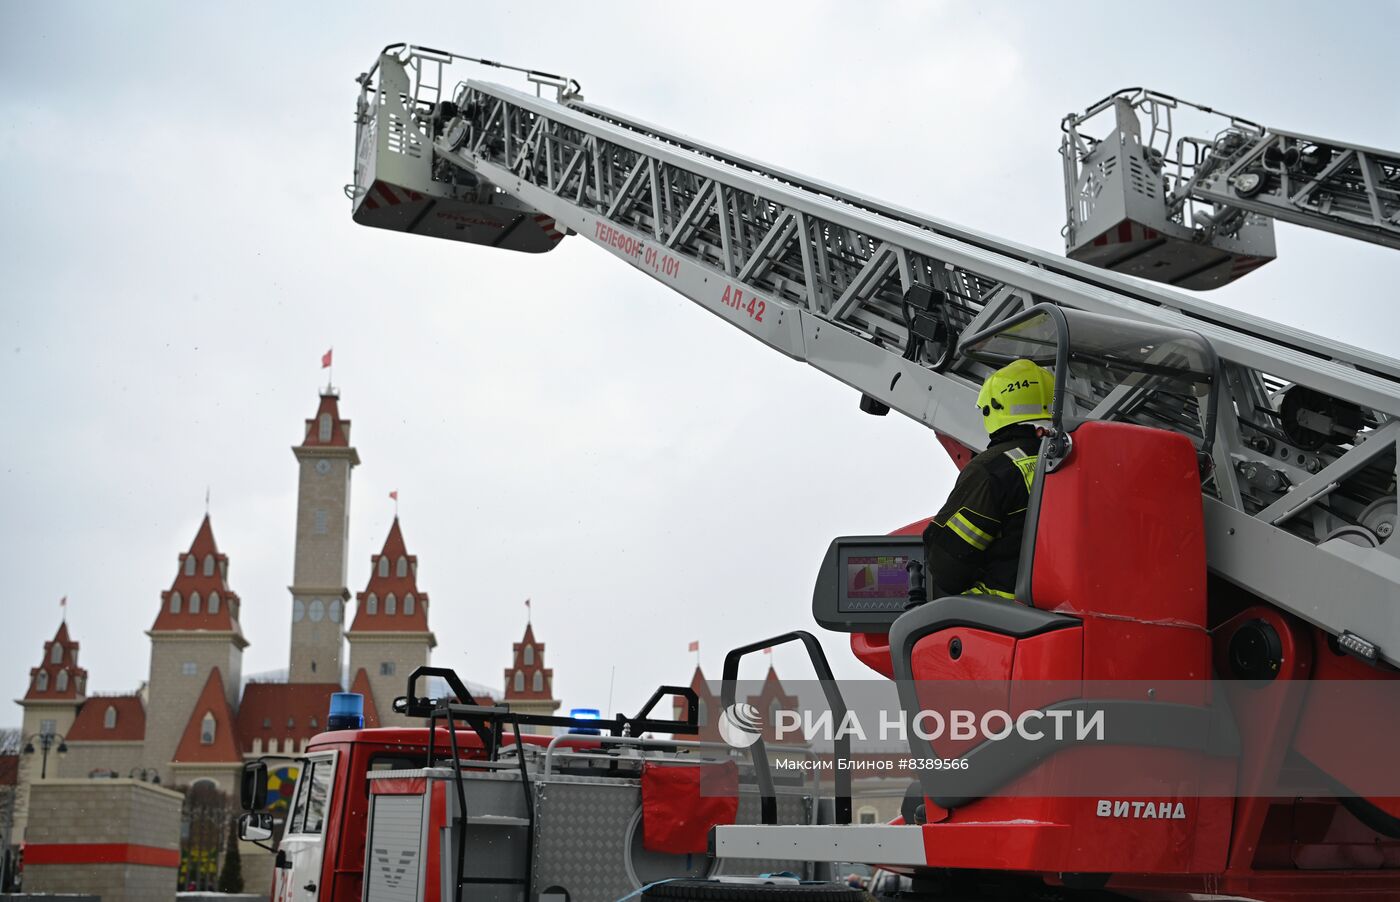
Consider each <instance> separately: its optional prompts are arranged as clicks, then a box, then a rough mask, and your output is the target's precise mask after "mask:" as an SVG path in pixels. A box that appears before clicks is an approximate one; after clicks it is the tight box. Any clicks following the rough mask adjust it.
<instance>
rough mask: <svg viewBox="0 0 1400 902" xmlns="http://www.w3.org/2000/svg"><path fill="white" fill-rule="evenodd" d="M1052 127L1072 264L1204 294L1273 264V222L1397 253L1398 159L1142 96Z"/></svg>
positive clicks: (1119, 98)
mask: <svg viewBox="0 0 1400 902" xmlns="http://www.w3.org/2000/svg"><path fill="white" fill-rule="evenodd" d="M1061 127H1062V130H1063V132H1064V136H1063V139H1062V141H1061V144H1060V154H1061V156H1062V157H1063V162H1064V167H1065V206H1066V216H1067V220H1068V221H1067V223H1066V225H1065V229H1064V236H1065V252H1066V253H1067V254H1068V255H1069V256H1070V257H1071V258H1072V259H1075V260H1081V261H1083V262H1085V263H1092V264H1094V265H1095V266H1102V267H1104V268H1106V269H1111V270H1114V271H1115V272H1124V273H1128V274H1130V275H1135V276H1140V277H1142V278H1145V279H1152V280H1154V281H1157V282H1166V283H1168V284H1171V285H1177V286H1180V287H1182V288H1193V289H1209V288H1217V287H1219V286H1221V285H1225V284H1228V283H1230V282H1232V281H1234V280H1235V279H1238V278H1240V277H1241V276H1244V275H1246V274H1248V273H1250V272H1253V271H1254V270H1255V269H1257V268H1259V267H1260V266H1263V265H1264V264H1265V263H1268V262H1269V261H1271V260H1273V259H1274V257H1275V247H1274V234H1273V223H1274V221H1275V220H1281V221H1283V222H1290V223H1293V224H1295V225H1300V226H1304V227H1307V228H1313V229H1320V230H1323V231H1327V232H1332V233H1335V234H1337V235H1343V236H1345V237H1348V238H1355V239H1358V240H1360V241H1366V242H1370V243H1373V244H1379V245H1381V246H1383V247H1391V248H1400V153H1396V152H1394V151H1386V150H1378V149H1376V148H1373V147H1365V146H1362V145H1359V144H1349V143H1346V142H1344V141H1337V140H1333V139H1327V138H1318V137H1314V136H1311V135H1304V134H1299V133H1297V132H1287V131H1282V130H1280V129H1276V128H1268V127H1265V126H1262V125H1259V124H1258V123H1255V122H1251V121H1250V120H1248V119H1244V118H1242V117H1239V116H1232V115H1228V114H1225V113H1220V112H1218V111H1216V110H1213V109H1211V108H1210V107H1207V106H1202V105H1200V104H1195V103H1190V102H1189V101H1184V100H1179V99H1177V98H1175V97H1172V96H1170V95H1168V94H1162V93H1159V92H1157V91H1150V90H1147V89H1145V88H1128V89H1125V90H1122V91H1118V92H1116V93H1114V94H1112V95H1110V96H1108V97H1105V98H1104V99H1103V100H1100V101H1099V102H1098V103H1095V104H1094V105H1093V106H1091V107H1089V108H1088V109H1087V110H1085V111H1084V112H1083V113H1079V114H1076V115H1071V116H1066V117H1065V119H1064V121H1063V123H1062V125H1061ZM1096 133H1098V134H1099V136H1098V137H1095V134H1096Z"/></svg>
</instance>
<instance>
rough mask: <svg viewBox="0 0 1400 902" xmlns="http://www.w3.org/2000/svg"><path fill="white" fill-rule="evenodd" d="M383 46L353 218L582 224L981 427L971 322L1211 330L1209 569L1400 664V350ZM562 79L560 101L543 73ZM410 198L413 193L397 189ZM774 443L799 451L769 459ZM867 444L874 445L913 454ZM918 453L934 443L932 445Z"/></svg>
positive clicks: (1188, 409) (945, 419)
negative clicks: (1026, 313) (1029, 314)
mask: <svg viewBox="0 0 1400 902" xmlns="http://www.w3.org/2000/svg"><path fill="white" fill-rule="evenodd" d="M461 59H463V58H461V57H454V56H452V55H450V54H443V53H439V52H437V51H428V50H424V49H422V48H412V47H407V48H406V47H402V46H395V47H391V48H389V49H388V50H387V51H386V52H385V53H384V54H383V55H382V56H381V57H380V60H379V62H378V63H377V65H376V67H375V69H373V70H371V72H370V73H368V74H367V75H365V76H362V78H361V85H362V93H361V99H360V104H359V112H358V118H357V122H358V133H359V134H358V139H359V141H358V147H359V150H358V153H357V157H356V172H355V182H354V184H353V185H351V186H350V187H349V188H348V189H347V193H349V194H350V195H351V196H352V200H353V205H354V210H353V215H354V218H355V220H356V221H357V222H361V223H364V224H366V225H372V226H377V227H383V228H390V229H395V230H398V231H408V232H414V233H416V234H427V235H434V236H438V237H444V238H452V239H456V240H464V241H468V242H472V243H480V244H487V245H491V246H496V247H505V248H511V249H515V250H521V251H526V252H537V251H542V250H544V251H547V250H550V249H551V248H552V247H553V246H554V245H555V243H556V242H557V241H558V238H557V237H555V236H562V235H563V234H571V233H577V234H580V235H583V236H584V237H585V238H587V239H589V240H590V241H592V242H593V243H595V244H597V245H599V246H601V247H603V248H604V249H605V250H607V251H609V252H610V253H612V254H613V255H615V256H617V257H619V258H620V259H622V260H624V261H625V262H627V263H629V264H631V265H632V266H634V267H635V268H637V269H639V270H641V271H642V272H644V273H647V274H648V275H650V276H652V277H653V278H655V279H656V280H657V281H660V282H662V283H663V284H664V285H666V286H667V287H669V288H671V289H672V290H674V291H677V292H679V293H681V294H683V295H684V296H686V297H687V298H689V299H691V300H692V301H694V302H695V303H696V304H698V305H700V306H701V307H703V308H705V309H706V310H708V311H710V312H711V313H714V314H715V315H717V316H720V317H722V318H723V319H725V320H726V321H728V322H730V323H731V324H732V325H734V326H736V327H738V328H739V329H742V330H743V331H745V332H747V333H749V334H750V335H752V336H754V337H755V338H758V339H759V340H760V341H763V342H764V343H766V344H768V345H769V346H770V347H773V348H775V349H777V350H779V351H781V352H783V353H784V354H787V355H788V356H790V357H793V358H795V359H798V360H802V361H805V362H806V363H808V364H810V365H811V366H813V367H815V368H817V369H819V370H821V371H823V372H825V373H828V374H829V375H831V376H833V377H835V378H836V379H838V380H840V381H842V382H843V383H845V384H847V385H850V386H851V387H853V388H855V389H856V390H858V391H859V392H861V393H862V396H863V398H862V405H861V406H862V408H863V409H866V410H867V411H869V412H875V413H881V412H884V410H885V409H886V408H889V409H894V410H898V411H899V412H901V413H903V414H905V415H906V416H909V417H911V418H913V419H915V420H917V421H918V422H921V423H923V424H925V425H926V426H928V427H930V428H932V429H934V430H936V431H937V432H938V433H939V434H941V435H943V436H946V437H949V438H952V439H954V440H955V441H956V442H958V443H961V444H962V445H964V446H966V447H968V448H980V447H983V446H984V445H985V442H986V436H985V433H984V432H983V429H982V425H981V422H980V417H979V416H978V413H977V411H976V408H975V406H974V399H975V396H976V391H977V386H978V385H979V384H980V382H981V380H982V379H983V377H984V376H985V375H986V372H987V369H986V367H984V366H982V365H980V364H977V363H975V362H974V361H971V360H968V359H966V358H964V357H961V356H959V354H958V352H957V342H958V338H959V337H960V336H961V335H963V334H964V333H966V334H971V333H972V332H973V331H976V330H979V329H981V328H983V327H985V326H989V325H991V324H993V323H997V322H1000V321H1002V320H1005V319H1007V318H1009V317H1011V316H1014V315H1015V314H1017V313H1018V312H1020V311H1022V310H1024V309H1026V308H1027V307H1029V306H1030V305H1033V304H1036V303H1051V304H1057V305H1062V306H1065V307H1070V308H1075V309H1080V310H1085V311H1089V312H1093V313H1098V314H1106V315H1110V316H1116V317H1122V318H1128V319H1133V320H1140V321H1149V322H1158V323H1166V324H1169V325H1172V326H1176V327H1180V328H1185V329H1189V330H1192V331H1195V332H1197V333H1199V334H1200V335H1202V336H1203V337H1205V338H1206V339H1207V340H1209V341H1210V342H1211V344H1212V345H1213V346H1214V347H1215V349H1216V351H1217V353H1218V354H1219V356H1220V359H1221V365H1222V373H1221V374H1220V379H1219V382H1220V384H1221V386H1222V389H1223V392H1224V394H1223V396H1222V403H1221V404H1220V405H1219V408H1220V409H1219V416H1218V417H1217V422H1216V426H1215V437H1214V438H1215V440H1214V442H1213V443H1211V454H1212V457H1213V462H1214V468H1213V470H1212V471H1211V475H1210V476H1209V478H1207V479H1206V481H1205V505H1206V514H1207V524H1208V532H1209V534H1208V544H1209V562H1210V566H1211V568H1212V570H1213V572H1214V573H1216V574H1217V575H1218V576H1220V577H1223V578H1224V579H1226V580H1228V581H1230V582H1232V583H1235V584H1236V585H1238V586H1240V587H1242V588H1244V589H1246V590H1248V591H1249V592H1252V593H1255V594H1256V595H1258V596H1260V597H1262V598H1264V599H1266V600H1268V601H1271V602H1273V603H1275V604H1278V605H1279V606H1280V607H1282V608H1284V609H1286V610H1289V611H1291V612H1293V613H1295V614H1297V615H1299V616H1301V617H1303V618H1304V619H1306V620H1308V621H1310V622H1312V623H1315V624H1317V625H1319V626H1320V627H1322V628H1324V629H1326V630H1327V631H1329V632H1330V633H1332V634H1333V635H1335V636H1338V637H1342V638H1343V639H1344V641H1345V642H1346V643H1348V645H1349V647H1351V648H1352V649H1353V650H1354V651H1355V652H1357V653H1359V654H1361V655H1363V656H1366V655H1373V656H1376V657H1381V658H1386V659H1388V660H1390V661H1391V662H1393V663H1400V541H1386V540H1387V539H1389V538H1390V536H1391V533H1392V532H1393V530H1394V525H1395V491H1396V473H1397V455H1396V446H1397V439H1400V364H1397V362H1396V361H1394V360H1391V359H1388V358H1386V357H1383V356H1381V355H1377V354H1372V353H1370V352H1366V351H1362V350H1359V349H1356V348H1352V347H1348V346H1345V345H1341V344H1336V343H1333V342H1329V341H1326V340H1324V339H1321V338H1318V337H1316V336H1313V335H1309V334H1307V333H1304V332H1301V331H1298V330H1293V329H1288V328H1285V327H1281V326H1278V325H1275V324H1273V323H1270V322H1267V321H1265V320H1262V319H1258V318H1254V317H1249V316H1245V315H1243V314H1239V313H1235V312H1233V311H1229V310H1226V309H1224V308H1221V307H1219V306H1217V305H1213V304H1210V303H1206V302H1203V301H1200V300H1198V299H1195V298H1190V297H1187V296H1184V295H1181V294H1179V293H1176V292H1173V291H1171V290H1167V289H1162V288H1158V287H1155V286H1151V285H1144V284H1142V283H1140V282H1138V281H1136V280H1133V279H1130V278H1126V277H1124V276H1120V275H1118V274H1115V273H1112V272H1105V271H1103V270H1101V269H1096V268H1094V267H1092V266H1088V265H1083V264H1079V263H1076V262H1074V261H1072V260H1066V259H1065V258H1063V257H1058V256H1055V255H1051V254H1047V253H1043V252H1040V251H1036V250H1033V249H1030V248H1026V247H1021V246H1018V245H1015V244H1011V243H1008V242H1004V241H1000V240H998V239H995V238H993V237H990V236H987V235H983V234H979V233H976V232H972V231H968V230H965V229H961V228H958V227H956V226H952V225H950V224H947V223H943V222H940V221H937V220H933V219H929V218H927V217H924V216H921V215H919V214H916V213H913V212H911V211H908V210H904V209H902V208H900V207H897V206H895V205H892V204H887V203H883V202H880V201H875V200H871V199H868V198H863V197H860V196H858V195H856V194H853V193H851V192H848V191H844V190H842V189H839V188H836V187H834V186H831V185H828V184H825V183H822V182H819V181H816V180H813V179H808V178H805V177H802V176H799V175H797V174H795V173H791V172H788V171H785V170H782V169H779V168H776V167H772V166H768V165H765V164H762V163H759V162H757V161H754V160H751V159H748V158H745V157H743V156H741V155H738V154H734V153H731V152H728V151H724V150H721V149H718V148H714V147H710V146H707V145H705V144H702V143H700V142H698V141H695V140H692V139H690V138H686V137H683V136H680V135H676V134H672V133H669V132H666V131H663V130H661V129H659V128H657V127H655V126H652V125H649V124H647V123H644V122H641V121H640V120H637V119H634V118H631V117H628V116H624V115H621V114H618V113H614V112H610V111H608V110H605V109H602V108H599V107H596V106H592V105H588V104H585V103H583V101H582V99H581V98H580V97H579V96H578V94H577V93H576V92H575V91H573V90H571V88H572V83H569V82H565V81H564V80H562V79H554V80H551V79H552V77H548V76H538V74H535V75H532V80H534V81H535V82H536V85H537V91H536V94H535V95H531V94H528V93H525V92H522V91H517V90H514V89H512V88H508V87H504V86H501V85H497V84H491V83H485V82H479V81H465V82H461V83H458V85H457V87H456V88H455V90H454V91H453V93H452V95H451V96H450V97H439V96H434V94H433V92H431V91H427V92H425V91H423V89H422V84H423V82H424V81H425V80H426V82H427V83H429V84H446V81H445V80H444V78H443V77H442V75H441V74H440V73H437V74H435V75H434V76H433V77H431V78H429V79H422V78H419V77H417V76H418V74H419V73H421V72H423V71H424V69H425V67H427V66H429V65H433V66H441V67H445V66H447V65H448V64H450V63H452V62H453V61H454V60H461ZM540 86H544V87H552V88H553V89H554V91H555V93H556V96H557V99H547V98H545V97H541V96H538V95H539V93H540V91H539V87H540ZM387 198H393V199H394V202H393V203H390V202H388V200H387ZM1062 390H1063V391H1065V392H1066V398H1065V403H1066V405H1067V407H1066V409H1067V410H1068V411H1070V412H1071V413H1073V414H1077V415H1078V416H1080V417H1096V416H1105V415H1111V416H1112V417H1113V418H1115V419H1122V420H1128V421H1132V422H1138V423H1142V424H1146V425H1152V426H1157V427H1161V428H1168V429H1173V430H1176V431H1180V432H1184V433H1185V434H1187V435H1189V436H1191V437H1192V438H1193V440H1195V441H1196V442H1197V443H1198V446H1201V447H1204V446H1205V445H1207V444H1208V443H1206V442H1204V436H1203V435H1202V430H1203V429H1204V426H1203V424H1202V422H1201V418H1200V416H1199V414H1198V411H1197V409H1196V405H1192V404H1180V403H1178V402H1177V401H1173V400H1172V399H1173V397H1174V396H1173V395H1172V394H1171V393H1169V392H1167V393H1157V392H1152V391H1141V390H1139V391H1136V392H1133V391H1129V392H1126V393H1125V391H1124V389H1123V387H1122V386H1116V385H1114V384H1112V383H1111V382H1108V381H1102V380H1098V379H1095V378H1094V377H1093V375H1092V373H1084V374H1080V375H1078V376H1076V377H1075V378H1074V379H1072V380H1071V382H1070V384H1069V385H1066V386H1063V387H1062ZM772 463H773V465H774V466H780V465H781V461H773V462H772ZM902 463H906V462H901V461H890V460H883V459H881V454H880V452H879V451H878V450H877V449H872V451H871V454H870V457H869V459H868V460H866V461H865V462H864V464H865V465H866V466H871V467H882V468H888V467H891V466H894V467H898V466H900V465H901V464H902ZM907 465H909V466H915V465H916V464H915V463H914V462H908V463H907Z"/></svg>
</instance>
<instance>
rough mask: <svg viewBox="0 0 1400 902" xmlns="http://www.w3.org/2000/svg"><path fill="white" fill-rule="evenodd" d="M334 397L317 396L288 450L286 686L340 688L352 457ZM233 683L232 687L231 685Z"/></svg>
mask: <svg viewBox="0 0 1400 902" xmlns="http://www.w3.org/2000/svg"><path fill="white" fill-rule="evenodd" d="M339 400H340V399H339V395H338V394H337V393H336V391H335V389H333V388H329V387H328V388H326V389H325V390H324V391H322V392H321V405H320V407H318V408H317V410H316V416H315V417H313V418H312V419H309V420H307V421H306V432H305V434H304V436H303V438H302V442H301V444H300V445H297V446H296V447H294V448H292V453H293V454H295V455H296V459H297V465H298V467H299V468H300V476H299V477H298V484H297V536H296V562H295V564H294V566H293V571H292V585H291V586H290V589H289V591H290V592H291V593H292V647H291V661H290V666H289V668H288V679H289V680H290V681H291V682H293V683H336V684H337V685H338V684H339V683H340V652H341V646H342V644H343V643H344V637H343V634H342V632H341V630H342V629H343V625H342V624H343V621H344V620H345V603H346V602H347V601H349V600H350V590H349V589H348V588H346V585H345V583H346V580H345V563H346V551H347V548H348V543H349V531H350V529H349V527H350V471H351V470H352V469H354V468H355V467H356V466H358V465H359V463H360V455H359V454H358V453H357V452H356V451H355V449H354V448H353V447H351V445H350V421H349V420H344V419H341V417H340V404H339ZM235 685H236V683H235Z"/></svg>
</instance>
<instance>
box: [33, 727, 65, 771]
mask: <svg viewBox="0 0 1400 902" xmlns="http://www.w3.org/2000/svg"><path fill="white" fill-rule="evenodd" d="M35 739H37V740H39V748H40V749H41V750H42V751H43V753H44V758H43V764H42V765H40V767H39V779H40V780H47V779H48V777H49V749H51V748H53V747H54V746H55V745H57V746H58V749H57V751H58V753H59V754H60V755H66V754H68V744H67V743H66V742H64V741H63V734H62V733H52V732H48V733H35V734H33V735H32V736H28V737H26V741H25V743H24V753H25V754H26V755H32V754H34V740H35Z"/></svg>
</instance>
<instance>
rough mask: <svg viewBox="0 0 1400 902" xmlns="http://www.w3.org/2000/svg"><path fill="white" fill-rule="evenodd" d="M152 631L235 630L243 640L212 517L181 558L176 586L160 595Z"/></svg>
mask: <svg viewBox="0 0 1400 902" xmlns="http://www.w3.org/2000/svg"><path fill="white" fill-rule="evenodd" d="M151 629H152V630H219V631H227V630H231V631H233V632H235V633H237V634H238V636H239V638H240V640H241V639H242V635H243V631H242V628H241V627H240V626H239V624H238V595H237V593H235V592H234V591H233V590H232V589H230V588H229V586H228V555H226V554H221V553H220V552H219V546H218V544H217V543H216V542H215V541H214V526H213V524H212V523H211V522H210V521H209V515H208V514H205V515H204V522H202V523H200V524H199V531H198V532H196V533H195V536H194V541H193V542H191V543H190V550H189V551H187V552H185V553H183V554H181V555H180V563H179V565H178V567H177V568H176V571H175V580H174V582H173V583H172V584H171V586H170V588H169V589H167V590H165V591H164V592H162V593H160V613H159V614H157V615H156V622H155V624H154V625H153V626H152V627H151Z"/></svg>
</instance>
